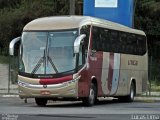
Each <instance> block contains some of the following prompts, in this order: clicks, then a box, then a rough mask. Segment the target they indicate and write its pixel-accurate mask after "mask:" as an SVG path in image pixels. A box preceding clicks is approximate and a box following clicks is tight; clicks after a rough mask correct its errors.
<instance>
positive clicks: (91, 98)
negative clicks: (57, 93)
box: [83, 83, 97, 106]
mask: <svg viewBox="0 0 160 120" xmlns="http://www.w3.org/2000/svg"><path fill="white" fill-rule="evenodd" d="M96 92H97V88H96V86H95V85H94V84H93V83H92V84H91V87H90V90H89V96H88V97H87V98H84V99H83V103H84V104H85V105H86V106H92V105H94V103H95V100H96V98H97V94H96Z"/></svg>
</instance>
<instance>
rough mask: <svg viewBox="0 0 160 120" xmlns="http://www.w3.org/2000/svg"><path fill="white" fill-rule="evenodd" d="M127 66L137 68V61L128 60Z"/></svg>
mask: <svg viewBox="0 0 160 120" xmlns="http://www.w3.org/2000/svg"><path fill="white" fill-rule="evenodd" d="M128 65H134V66H137V65H138V61H137V60H128Z"/></svg>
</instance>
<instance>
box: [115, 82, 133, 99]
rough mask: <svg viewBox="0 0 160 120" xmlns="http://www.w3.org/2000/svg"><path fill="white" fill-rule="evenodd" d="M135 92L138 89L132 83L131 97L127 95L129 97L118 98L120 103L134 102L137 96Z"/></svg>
mask: <svg viewBox="0 0 160 120" xmlns="http://www.w3.org/2000/svg"><path fill="white" fill-rule="evenodd" d="M135 91H136V87H135V84H134V83H133V82H132V83H131V85H130V92H129V95H127V96H119V97H118V101H120V102H133V101H134V97H135V94H136V92H135Z"/></svg>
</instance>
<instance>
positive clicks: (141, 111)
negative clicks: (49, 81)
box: [0, 97, 160, 120]
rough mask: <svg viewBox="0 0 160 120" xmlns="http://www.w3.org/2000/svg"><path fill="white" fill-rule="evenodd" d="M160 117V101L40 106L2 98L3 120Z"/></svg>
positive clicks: (159, 119) (149, 119)
mask: <svg viewBox="0 0 160 120" xmlns="http://www.w3.org/2000/svg"><path fill="white" fill-rule="evenodd" d="M1 119H2V120H61V119H62V120H87V119H88V120H139V119H141V120H160V102H152V101H146V102H144V101H143V102H142V101H136V102H133V103H119V102H117V101H111V100H101V101H100V102H99V103H98V104H96V105H95V106H92V107H86V106H84V105H83V104H82V103H81V102H79V101H76V102H70V101H63V102H59V101H54V102H53V101H49V103H48V104H47V106H46V107H38V106H37V105H36V104H35V102H34V99H28V101H27V103H24V100H22V99H20V98H17V97H0V120H1Z"/></svg>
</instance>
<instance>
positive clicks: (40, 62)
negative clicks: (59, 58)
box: [31, 50, 58, 74]
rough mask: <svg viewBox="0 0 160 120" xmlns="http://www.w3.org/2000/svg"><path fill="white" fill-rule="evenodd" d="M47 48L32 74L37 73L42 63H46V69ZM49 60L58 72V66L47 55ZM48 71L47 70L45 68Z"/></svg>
mask: <svg viewBox="0 0 160 120" xmlns="http://www.w3.org/2000/svg"><path fill="white" fill-rule="evenodd" d="M45 56H46V55H45V50H44V55H43V57H41V58H40V60H39V61H38V63H37V64H36V66H35V67H34V69H33V70H32V72H31V74H34V73H36V71H37V70H38V69H39V67H40V66H41V64H42V63H45V66H44V67H45V69H46V61H45V60H46V58H45ZM47 61H49V62H50V63H51V65H52V67H53V69H54V70H55V72H56V73H58V70H57V68H56V66H55V65H54V63H53V61H52V59H51V58H50V57H49V56H48V55H47ZM45 71H46V70H45Z"/></svg>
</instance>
